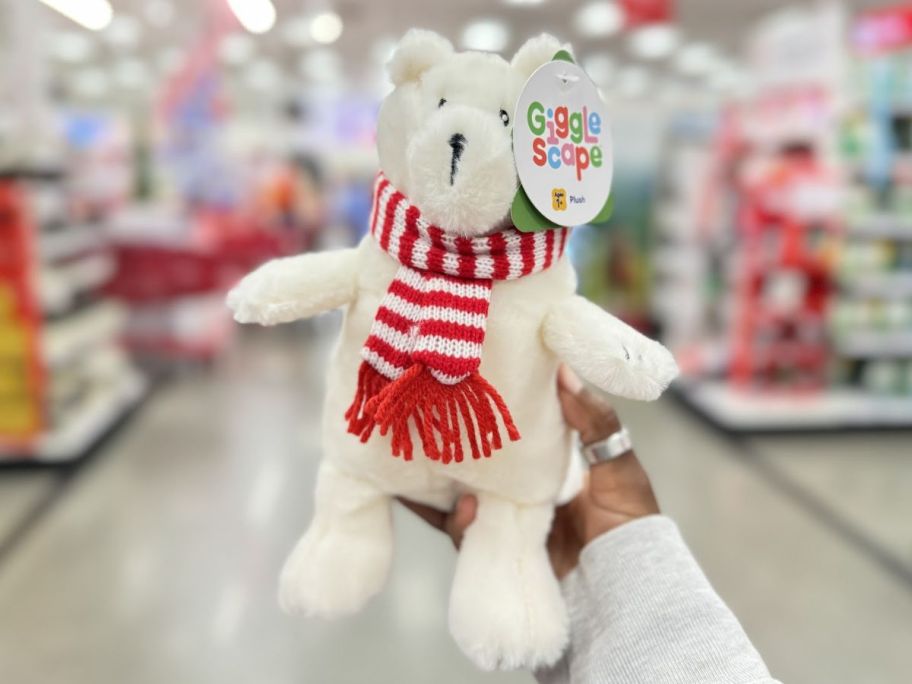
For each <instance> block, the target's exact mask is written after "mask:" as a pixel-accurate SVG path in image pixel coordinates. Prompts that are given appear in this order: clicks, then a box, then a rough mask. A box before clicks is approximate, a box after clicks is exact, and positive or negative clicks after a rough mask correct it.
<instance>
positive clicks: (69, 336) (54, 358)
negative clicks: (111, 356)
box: [44, 301, 125, 368]
mask: <svg viewBox="0 0 912 684" xmlns="http://www.w3.org/2000/svg"><path fill="white" fill-rule="evenodd" d="M124 320H125V313H124V309H123V307H122V306H120V305H118V304H115V303H114V302H110V301H101V302H99V303H97V304H94V305H93V306H91V307H89V308H87V309H84V310H82V311H79V312H77V313H75V314H73V315H72V316H68V317H67V318H66V319H64V320H62V321H58V322H54V323H50V324H49V325H48V326H47V327H46V328H45V332H44V353H45V357H44V358H45V364H46V365H47V366H48V367H49V368H54V367H59V366H62V365H64V364H66V363H67V362H68V361H70V360H72V359H74V358H76V357H78V356H79V355H80V354H82V353H83V352H84V351H86V350H88V349H92V348H94V347H97V346H99V345H101V344H103V343H105V342H107V341H108V340H111V339H112V338H114V337H116V336H117V335H118V334H119V333H120V331H121V330H122V329H123V325H124Z"/></svg>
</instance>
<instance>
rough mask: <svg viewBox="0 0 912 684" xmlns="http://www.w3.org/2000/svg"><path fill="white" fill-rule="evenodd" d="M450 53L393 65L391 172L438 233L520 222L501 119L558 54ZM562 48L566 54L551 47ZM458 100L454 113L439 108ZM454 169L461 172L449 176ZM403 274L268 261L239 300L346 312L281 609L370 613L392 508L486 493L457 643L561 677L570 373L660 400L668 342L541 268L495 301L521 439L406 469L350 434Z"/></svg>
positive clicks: (259, 312)
mask: <svg viewBox="0 0 912 684" xmlns="http://www.w3.org/2000/svg"><path fill="white" fill-rule="evenodd" d="M442 40H443V39H439V40H438V39H437V38H434V37H433V35H432V34H428V33H427V32H422V33H410V34H408V35H407V36H406V38H405V39H404V40H403V43H402V46H401V48H400V50H399V51H397V53H396V55H395V56H394V57H393V60H392V63H391V66H390V68H391V72H392V75H393V77H394V80H395V82H396V83H397V84H398V86H397V88H396V90H395V91H394V92H393V93H392V94H391V95H390V96H389V97H388V98H387V100H386V101H385V102H384V104H383V107H382V108H381V112H380V121H379V132H378V147H379V150H380V161H381V166H382V167H383V171H384V173H386V175H387V177H388V178H390V180H391V181H392V182H393V184H394V185H396V186H397V187H399V188H400V189H402V190H403V191H404V192H405V193H406V194H407V195H408V196H409V197H410V198H411V199H412V200H413V201H415V203H416V204H418V206H419V207H420V209H421V211H422V214H423V215H424V216H425V217H426V218H427V219H428V220H430V221H433V222H434V223H437V224H438V225H441V226H443V227H448V228H449V229H451V230H453V231H459V232H462V233H463V234H479V233H484V232H487V231H490V230H492V229H493V228H495V227H496V226H497V225H499V224H500V223H502V222H504V221H505V220H507V213H508V210H509V206H510V203H511V202H512V199H513V193H514V192H515V188H516V177H515V171H514V167H513V160H512V152H511V151H510V149H509V145H508V141H509V129H508V127H505V126H504V125H503V122H502V120H501V116H500V113H499V112H500V109H505V110H506V111H508V112H511V113H512V111H513V106H514V104H515V100H516V97H517V95H518V91H519V88H520V87H521V85H522V83H523V82H524V81H525V77H526V76H527V75H528V74H527V73H526V72H529V70H530V69H534V66H535V65H534V61H535V60H537V59H541V60H543V61H547V59H550V56H551V54H553V52H552V51H551V47H552V46H553V45H557V42H556V40H554V39H549V38H547V37H539V38H536V39H533V41H535V43H536V44H535V45H534V46H530V47H527V48H523V49H521V50H520V52H519V53H518V56H517V58H516V61H517V62H518V63H519V64H520V65H521V67H522V70H520V69H519V68H518V67H517V68H514V67H511V66H510V64H508V63H507V62H505V61H504V60H502V59H501V58H500V57H497V56H496V55H487V54H484V55H483V54H473V53H463V54H456V53H453V52H452V51H451V50H449V49H447V48H446V45H444V44H443V43H441V41H442ZM548 41H552V43H553V45H546V46H545V48H546V49H543V48H542V43H547V42H548ZM422 45H423V46H425V48H426V51H425V50H423V49H421V48H420V46H422ZM533 54H536V55H539V56H538V57H536V58H535V59H533V58H532V57H531V55H533ZM442 97H443V98H445V99H447V103H446V104H445V105H444V106H443V107H438V106H437V105H438V101H439V99H440V98H442ZM448 108H449V109H448ZM455 132H460V133H462V134H463V135H464V136H465V138H466V141H467V142H466V148H465V150H464V152H463V156H462V158H461V159H460V169H459V173H458V174H457V177H456V181H455V183H454V184H453V185H452V186H451V185H450V184H449V173H450V163H451V157H450V154H449V150H450V148H449V145H448V144H447V141H448V139H449V137H450V136H451V135H452V134H453V133H455ZM438 148H442V149H443V152H442V153H440V150H439V149H438ZM476 148H477V149H476ZM438 166H442V167H445V171H446V174H445V175H446V178H445V179H443V180H441V178H442V176H440V174H439V173H438V172H439V169H438ZM418 170H420V173H418V172H417V171H418ZM435 193H436V195H435ZM432 195H435V196H434V197H432ZM418 197H422V198H424V199H425V201H426V202H427V206H425V205H424V204H422V203H421V202H419V201H418V200H417V198H418ZM398 266H399V265H398V263H397V262H396V261H395V260H393V259H392V258H391V257H390V256H389V255H387V254H386V253H384V252H383V251H382V250H381V249H380V248H379V247H378V246H377V245H376V244H375V243H374V242H373V240H372V239H371V238H370V237H367V238H365V239H364V241H362V243H361V244H360V245H359V246H358V247H357V248H356V249H354V250H343V251H341V252H328V253H321V254H308V255H304V256H300V257H292V258H288V259H280V260H277V261H274V262H271V263H269V264H266V265H265V266H263V267H261V268H260V269H258V270H257V271H255V272H254V273H252V274H251V275H249V276H247V278H245V279H244V280H242V281H241V283H240V284H239V285H238V286H237V287H236V288H235V289H234V290H232V292H231V294H230V295H229V299H228V303H229V306H231V308H232V309H233V310H234V312H235V317H236V318H237V320H239V321H240V322H256V323H262V324H266V325H272V324H275V323H280V322H286V321H290V320H294V319H296V318H300V317H304V316H311V315H315V314H317V313H319V312H320V311H326V310H329V309H332V308H336V307H344V308H345V321H344V324H343V327H342V332H341V336H340V339H339V343H338V345H337V347H336V349H335V352H334V353H333V356H332V360H331V362H330V364H329V367H328V369H327V380H328V382H327V396H326V401H325V405H324V414H323V444H324V448H325V454H324V463H323V466H322V468H321V473H320V478H319V482H318V489H317V496H316V511H315V516H314V520H313V522H312V524H311V527H310V529H309V530H308V532H307V533H306V534H305V535H304V537H303V538H302V540H301V541H300V542H299V544H298V545H297V547H296V548H295V550H294V551H293V553H292V554H291V556H290V557H289V559H288V561H287V564H286V566H285V569H284V570H283V572H282V577H281V583H280V584H281V586H280V602H281V604H282V606H283V607H284V608H285V609H286V610H290V611H300V612H304V613H307V614H313V615H320V616H334V615H341V614H345V613H349V612H352V611H354V610H357V609H358V608H360V607H361V606H362V605H363V604H364V603H365V602H366V601H367V600H368V599H369V598H370V596H372V595H373V594H374V593H376V592H377V591H379V590H380V588H381V586H382V584H383V581H384V579H385V577H386V574H387V570H388V567H389V561H390V554H391V551H392V534H391V530H390V520H389V517H390V500H391V497H392V496H395V495H401V496H406V497H408V498H411V499H413V500H416V501H419V502H423V503H427V504H430V505H433V506H437V507H439V508H442V509H448V508H450V507H451V506H452V505H453V503H454V501H455V498H456V497H457V496H458V495H459V494H460V493H462V492H466V491H471V492H475V493H476V494H478V496H479V508H478V515H477V518H476V521H475V523H473V525H472V526H471V527H470V528H469V530H468V532H467V535H466V539H465V543H464V545H463V547H462V550H461V552H460V554H459V560H458V563H457V570H456V576H455V579H454V583H453V592H452V596H451V603H450V628H451V631H452V633H453V636H454V638H455V639H456V641H457V643H458V644H459V645H460V646H461V648H462V649H463V650H464V651H465V653H466V654H467V655H468V656H469V657H470V658H471V659H472V660H473V661H474V662H475V663H476V664H477V665H478V666H479V667H482V668H485V669H491V668H495V667H509V668H513V667H539V666H545V665H548V664H550V663H553V662H555V661H556V660H557V659H558V658H559V656H560V654H561V652H562V651H563V649H564V647H565V645H566V641H567V618H566V610H565V608H564V605H563V601H562V599H561V596H560V592H559V590H558V585H557V582H556V580H555V578H554V576H553V573H552V571H551V567H550V565H549V563H548V559H547V555H546V553H545V539H546V537H547V533H548V528H549V526H550V521H551V516H552V511H553V507H554V503H555V501H556V499H557V498H558V496H559V494H561V488H562V484H563V483H564V480H565V477H566V476H567V473H568V467H569V464H570V458H571V454H572V453H573V449H572V438H571V434H570V431H569V430H568V428H567V426H566V424H565V423H564V421H563V418H562V415H561V410H560V406H559V404H558V400H557V394H556V391H555V383H556V374H557V368H558V365H559V363H560V361H561V360H562V359H564V360H566V361H568V362H569V363H570V365H571V366H573V367H575V368H576V369H577V370H578V371H579V372H580V373H581V374H582V375H583V377H585V378H587V379H589V380H591V381H592V382H594V383H595V384H596V385H598V386H599V387H601V388H602V389H605V390H607V391H609V392H615V393H617V394H621V395H623V396H634V397H637V398H654V397H656V396H658V394H659V392H660V391H661V388H663V387H664V386H665V385H667V384H668V382H669V381H670V380H671V378H672V377H673V376H674V373H675V367H674V362H673V360H672V359H671V356H670V355H669V354H668V352H667V351H666V350H665V349H664V348H663V347H661V345H659V344H658V343H655V342H652V341H651V340H648V339H647V338H645V337H643V336H642V335H639V334H638V333H636V332H635V331H633V330H632V329H630V328H629V327H627V326H625V325H624V324H623V323H621V322H620V321H618V320H617V319H615V318H613V317H612V316H610V315H609V314H607V313H605V312H604V311H601V310H600V309H599V308H598V307H595V306H594V305H592V304H589V303H587V302H585V301H584V300H582V299H580V298H578V297H576V295H575V294H574V292H575V289H576V277H575V274H574V272H573V269H572V267H571V265H570V263H569V261H568V260H567V258H566V257H564V258H562V259H561V260H560V261H559V262H557V263H556V264H555V265H553V266H552V267H551V268H550V269H548V270H546V271H544V272H542V273H538V274H535V275H530V276H527V277H525V278H522V279H519V280H514V281H495V282H494V286H493V291H492V294H491V306H490V311H489V316H488V321H487V325H488V327H487V334H486V337H485V343H484V347H483V350H482V359H481V369H480V371H481V374H482V375H483V376H484V377H485V378H486V379H488V380H489V381H490V382H491V384H492V385H493V386H494V387H496V388H497V390H498V391H499V392H500V394H501V395H502V396H503V398H504V400H505V401H506V403H507V405H508V406H509V407H510V411H511V413H512V415H513V418H514V421H515V423H516V425H517V427H518V428H519V430H520V432H521V434H522V439H521V440H520V441H518V442H509V441H505V443H504V446H503V449H501V450H500V451H497V452H495V453H494V455H493V456H492V457H491V458H490V459H482V460H479V461H473V460H472V459H468V460H466V461H463V462H461V463H450V464H448V465H443V464H442V463H439V462H434V461H430V460H428V459H426V458H423V457H422V456H421V455H420V454H419V455H417V456H416V458H415V460H413V461H411V462H405V461H403V460H402V459H396V458H393V457H392V456H391V455H390V445H389V438H388V437H387V438H384V437H382V436H381V435H379V434H376V433H375V434H374V435H373V436H372V437H371V439H370V440H369V441H368V442H367V443H366V444H362V443H361V442H360V441H359V440H358V439H357V438H356V437H355V436H353V435H351V434H349V433H348V432H347V431H346V421H345V419H344V417H343V416H344V413H345V410H346V408H347V407H348V405H349V404H350V403H351V401H352V398H353V395H354V391H355V387H356V379H357V372H358V367H359V365H360V362H361V358H360V356H359V351H360V349H361V346H362V344H363V343H364V340H365V339H366V338H367V336H368V333H369V330H370V326H371V323H372V321H373V319H374V314H375V312H376V311H377V308H378V306H379V305H380V302H381V300H382V298H383V296H384V294H385V293H386V290H387V287H388V286H389V284H390V282H391V281H392V279H393V277H394V275H395V273H396V270H397V269H398ZM628 356H629V358H628ZM417 442H418V440H417V439H416V443H417ZM465 450H466V452H467V453H468V450H469V449H468V446H467V445H466V446H465ZM573 475H574V476H575V477H576V480H577V481H578V479H579V478H578V473H574V474H573ZM566 494H567V492H566V491H565V492H563V495H564V496H566Z"/></svg>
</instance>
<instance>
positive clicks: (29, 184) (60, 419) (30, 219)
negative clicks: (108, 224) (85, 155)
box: [0, 170, 146, 461]
mask: <svg viewBox="0 0 912 684" xmlns="http://www.w3.org/2000/svg"><path fill="white" fill-rule="evenodd" d="M65 180H66V177H65V175H64V174H63V173H62V172H60V171H47V170H43V171H40V172H36V171H30V170H24V171H7V172H5V173H4V174H3V177H2V178H0V205H2V206H0V244H2V245H3V252H2V255H0V257H2V258H0V349H2V351H0V357H2V361H3V365H4V368H5V369H6V370H9V372H5V373H4V375H3V378H4V386H3V387H2V388H0V407H2V409H0V460H7V461H8V460H20V459H27V460H35V461H66V460H72V459H74V458H77V457H79V456H81V455H83V454H84V453H85V452H86V451H87V450H88V448H89V447H90V446H91V445H92V444H93V443H94V442H95V441H96V440H97V439H98V438H99V437H100V436H101V435H103V434H104V433H105V432H106V431H107V430H108V429H109V428H110V427H111V426H112V425H113V424H114V423H115V422H116V421H117V420H118V419H119V418H120V417H122V416H123V415H124V413H125V412H126V411H127V410H129V409H130V408H131V407H132V406H133V405H135V404H136V402H137V401H138V400H139V398H140V397H141V396H142V394H143V392H144V389H145V385H146V383H145V380H144V379H143V378H142V376H141V375H139V374H138V373H137V372H136V371H135V370H134V369H133V367H132V366H131V364H130V362H129V360H128V359H127V358H126V356H125V355H124V353H123V352H122V351H121V349H120V347H119V345H118V337H119V335H120V333H121V330H122V327H123V322H124V311H123V309H122V307H120V306H119V305H117V304H116V303H114V302H113V301H111V300H110V299H107V298H105V297H104V296H101V295H100V294H99V293H100V292H101V288H102V286H103V285H104V284H105V283H106V282H107V281H108V280H109V278H110V276H111V274H112V273H113V260H112V258H111V255H110V249H109V246H108V241H107V238H106V236H105V233H104V231H103V228H102V227H101V226H100V225H99V224H98V223H97V222H93V221H92V220H91V217H89V216H86V217H84V218H83V222H81V223H77V224H76V225H73V224H72V223H71V221H72V218H71V216H72V214H71V213H70V212H69V211H68V207H67V204H66V201H65V198H66V197H67V192H66V188H65Z"/></svg>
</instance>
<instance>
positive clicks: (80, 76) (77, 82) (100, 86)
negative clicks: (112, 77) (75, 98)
mask: <svg viewBox="0 0 912 684" xmlns="http://www.w3.org/2000/svg"><path fill="white" fill-rule="evenodd" d="M73 90H75V91H76V92H77V93H78V94H79V95H82V96H83V97H101V96H102V95H104V94H105V93H106V92H107V91H108V77H107V76H106V75H105V72H104V70H102V69H99V68H97V67H94V68H91V69H83V70H82V71H79V72H77V73H76V74H75V76H73Z"/></svg>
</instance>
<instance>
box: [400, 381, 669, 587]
mask: <svg viewBox="0 0 912 684" xmlns="http://www.w3.org/2000/svg"><path fill="white" fill-rule="evenodd" d="M557 393H558V397H559V399H560V402H561V409H562V411H563V414H564V419H565V420H566V421H567V423H568V424H569V425H570V427H572V428H573V429H575V430H577V431H578V432H579V434H580V439H581V441H582V442H583V444H592V443H593V442H597V441H599V440H602V439H605V438H606V437H608V436H609V435H611V434H613V433H615V432H617V431H618V430H620V428H621V423H620V420H619V419H618V417H617V413H615V411H614V409H613V408H612V407H611V405H610V404H609V403H608V402H607V401H605V400H604V399H603V398H601V397H600V396H598V395H596V394H595V393H593V392H591V391H590V390H588V389H586V388H585V387H583V384H582V382H581V381H580V380H579V378H577V377H576V375H574V373H573V372H572V371H571V370H570V369H569V368H567V367H566V366H562V367H561V369H560V372H559V374H558V387H557ZM400 501H401V502H402V504H403V505H404V506H405V507H406V508H408V509H409V510H411V511H412V512H414V513H415V514H416V515H418V516H419V517H421V518H422V519H424V520H425V521H426V522H427V523H429V524H430V525H432V526H433V527H436V528H437V529H439V530H441V531H443V532H445V533H446V534H448V535H449V536H450V538H451V539H452V540H453V543H454V544H455V545H456V547H457V548H458V547H459V545H460V544H461V543H462V537H463V534H464V533H465V530H466V528H468V526H469V525H470V524H471V523H472V521H473V520H474V519H475V511H476V508H477V505H478V504H477V501H476V499H475V497H474V496H472V495H471V494H466V495H463V496H462V497H460V498H459V500H458V501H457V502H456V507H455V508H454V509H453V511H451V512H450V513H446V512H444V511H439V510H437V509H434V508H431V507H429V506H424V505H422V504H417V503H414V502H412V501H408V500H405V499H400ZM658 512H659V506H658V504H657V503H656V499H655V495H654V494H653V491H652V485H651V484H650V482H649V477H648V476H647V475H646V471H645V470H643V467H642V466H641V465H640V462H639V461H638V460H637V457H636V454H635V453H634V452H633V451H629V452H628V453H626V454H624V455H623V456H621V457H619V458H616V459H614V460H612V461H607V462H605V463H599V464H597V465H595V466H592V468H590V470H589V474H588V476H587V477H586V478H585V480H584V483H583V488H582V489H581V490H580V492H579V494H577V495H576V497H575V498H574V499H573V500H572V501H570V502H569V503H567V504H565V505H563V506H559V507H558V508H557V509H556V510H555V512H554V522H553V524H552V527H551V534H550V535H549V537H548V554H549V556H550V558H551V564H552V566H553V567H554V572H555V574H556V575H557V577H558V578H562V577H564V576H565V575H566V574H567V573H569V572H570V571H571V570H573V568H575V567H576V565H577V563H578V562H579V555H580V553H581V552H582V550H583V548H584V547H585V546H586V544H588V543H589V542H591V541H592V540H593V539H595V538H596V537H598V536H600V535H602V534H605V533H606V532H609V531H611V530H613V529H615V528H616V527H618V526H620V525H623V524H624V523H626V522H630V521H631V520H635V519H636V518H641V517H644V516H647V515H653V514H655V513H658Z"/></svg>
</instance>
